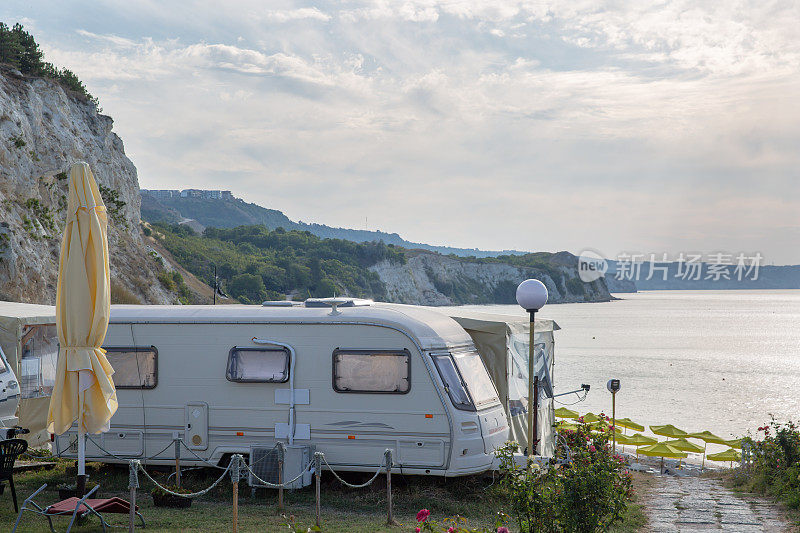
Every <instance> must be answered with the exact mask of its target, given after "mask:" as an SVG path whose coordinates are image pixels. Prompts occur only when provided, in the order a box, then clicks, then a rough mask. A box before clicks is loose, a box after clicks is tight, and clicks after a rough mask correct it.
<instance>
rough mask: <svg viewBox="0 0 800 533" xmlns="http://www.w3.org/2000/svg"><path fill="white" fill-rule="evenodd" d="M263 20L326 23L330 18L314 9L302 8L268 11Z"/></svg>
mask: <svg viewBox="0 0 800 533" xmlns="http://www.w3.org/2000/svg"><path fill="white" fill-rule="evenodd" d="M264 18H265V19H267V20H271V21H274V22H290V21H295V20H319V21H322V22H328V21H329V20H330V19H331V16H330V15H328V14H326V13H323V12H322V11H320V10H319V9H317V8H316V7H304V8H300V9H290V10H285V11H269V12H268V13H267V14H266V16H265V17H264Z"/></svg>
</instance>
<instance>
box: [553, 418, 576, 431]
mask: <svg viewBox="0 0 800 533" xmlns="http://www.w3.org/2000/svg"><path fill="white" fill-rule="evenodd" d="M556 429H569V430H572V431H577V430H578V425H577V424H573V423H572V422H566V421H564V420H559V421H558V422H556Z"/></svg>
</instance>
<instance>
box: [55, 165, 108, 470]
mask: <svg viewBox="0 0 800 533" xmlns="http://www.w3.org/2000/svg"><path fill="white" fill-rule="evenodd" d="M107 226H108V220H107V218H106V208H105V205H104V204H103V200H102V198H101V197H100V191H99V189H98V187H97V183H95V181H94V177H93V176H92V171H91V170H90V169H89V165H87V164H86V163H76V164H74V165H73V166H72V169H71V170H70V176H69V197H68V201H67V217H66V226H65V227H64V236H63V239H62V242H61V257H60V264H59V269H58V286H57V289H56V327H57V329H58V341H59V345H60V348H59V352H58V363H57V366H56V376H55V384H54V387H53V394H52V396H51V398H50V408H49V411H48V414H47V429H48V431H50V432H51V433H55V434H58V435H60V434H62V433H64V432H65V431H67V430H68V429H69V428H70V427H71V426H72V424H73V423H74V422H78V434H79V438H78V476H79V477H78V480H79V485H80V484H81V482H82V481H83V480H85V477H84V476H85V461H86V455H85V453H86V450H85V440H84V435H85V434H86V433H87V432H88V433H100V432H103V431H107V430H108V425H109V421H110V420H111V417H112V415H113V414H114V413H115V412H116V410H117V393H116V390H115V388H114V382H113V381H112V379H111V375H112V374H113V373H114V370H113V369H112V368H111V365H110V364H109V363H108V360H107V359H106V356H105V351H104V350H103V349H102V348H101V346H102V345H103V340H104V339H105V336H106V330H107V329H108V320H109V315H110V309H111V283H110V274H109V266H108V236H107Z"/></svg>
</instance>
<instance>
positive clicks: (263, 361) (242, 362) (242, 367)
mask: <svg viewBox="0 0 800 533" xmlns="http://www.w3.org/2000/svg"><path fill="white" fill-rule="evenodd" d="M225 377H226V378H227V379H228V381H235V382H237V383H286V382H287V381H289V350H287V349H286V348H240V347H238V346H237V347H234V348H232V349H231V351H230V353H229V354H228V370H227V372H226V375H225Z"/></svg>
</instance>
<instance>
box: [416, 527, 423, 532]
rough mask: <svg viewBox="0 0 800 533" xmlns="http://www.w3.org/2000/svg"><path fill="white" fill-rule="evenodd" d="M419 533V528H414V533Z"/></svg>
mask: <svg viewBox="0 0 800 533" xmlns="http://www.w3.org/2000/svg"><path fill="white" fill-rule="evenodd" d="M420 531H422V530H421V529H420V528H418V527H415V528H414V533H419V532H420Z"/></svg>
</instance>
